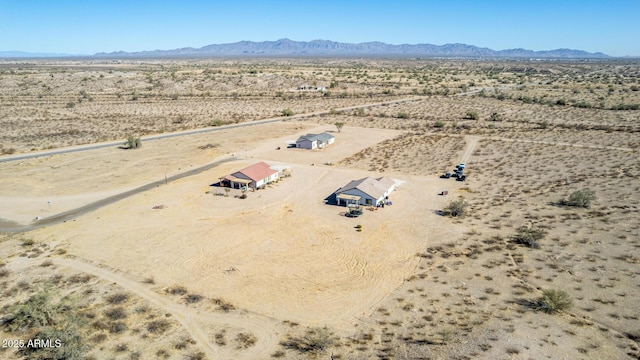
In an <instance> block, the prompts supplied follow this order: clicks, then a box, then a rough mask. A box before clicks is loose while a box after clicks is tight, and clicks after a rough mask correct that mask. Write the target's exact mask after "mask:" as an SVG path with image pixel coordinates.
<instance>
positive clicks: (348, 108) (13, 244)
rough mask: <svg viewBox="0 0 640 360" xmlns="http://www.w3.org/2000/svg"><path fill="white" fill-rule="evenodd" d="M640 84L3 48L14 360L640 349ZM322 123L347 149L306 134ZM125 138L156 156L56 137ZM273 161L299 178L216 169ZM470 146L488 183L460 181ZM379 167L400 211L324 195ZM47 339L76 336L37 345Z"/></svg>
mask: <svg viewBox="0 0 640 360" xmlns="http://www.w3.org/2000/svg"><path fill="white" fill-rule="evenodd" d="M639 75H640V64H638V63H637V62H631V61H628V62H623V61H598V62H577V61H576V62H572V61H566V62H561V61H553V62H545V61H531V62H527V61H500V62H491V61H462V60H460V61H458V60H418V59H416V60H376V59H364V60H362V59H264V60H240V59H235V60H216V61H214V60H173V61H168V60H167V61H164V60H163V61H161V60H157V61H154V60H144V61H123V62H120V61H118V62H114V61H91V62H89V61H83V60H78V61H64V62H63V61H60V62H54V61H48V62H45V61H31V62H3V63H0V84H2V86H0V103H1V104H2V106H1V107H0V124H1V125H2V127H3V129H6V131H5V130H3V131H2V133H1V134H0V144H2V148H1V150H2V153H3V155H0V229H1V230H2V232H0V284H2V286H0V293H1V294H2V296H1V297H0V339H1V340H2V341H3V346H2V348H0V357H2V358H7V359H22V358H28V359H40V358H52V357H53V358H73V359H76V358H78V359H81V358H83V359H151V358H161V359H275V358H281V359H307V358H311V359H637V358H638V357H639V356H640V345H639V344H638V342H639V340H640V319H639V318H638V317H639V316H640V315H639V312H638V309H640V301H639V300H638V299H639V298H640V255H639V254H640V230H638V224H639V223H640V215H639V211H640V152H639V150H640V137H639V136H640V135H639V134H640V109H639V108H638V106H639V105H640V91H638V87H639V86H640V76H639ZM301 86H306V87H310V86H311V87H324V88H325V89H323V90H320V91H318V90H315V89H314V90H298V87H301ZM404 100H407V101H404ZM272 118H273V119H274V121H273V122H268V123H260V124H252V122H253V121H255V120H261V119H272ZM243 124H246V125H249V126H236V125H243ZM200 128H202V129H206V130H207V131H206V132H202V133H192V134H185V135H182V136H175V137H169V138H163V139H153V138H152V137H151V136H152V135H155V134H171V133H173V132H178V131H184V130H191V129H200ZM320 132H328V133H330V134H331V135H333V136H334V137H335V143H333V144H331V145H329V146H327V147H326V148H324V149H316V150H305V149H298V148H291V147H289V145H290V144H292V143H295V140H296V139H297V138H298V137H300V136H302V135H305V134H307V133H320ZM128 135H132V136H134V137H141V140H142V147H140V148H138V149H123V148H122V146H119V144H120V143H119V142H118V143H113V144H111V143H107V144H106V145H107V146H105V147H102V148H96V149H87V150H85V151H76V152H69V153H58V154H53V155H47V154H46V153H45V152H44V151H46V150H48V149H66V148H68V147H72V146H73V147H74V148H73V149H76V150H77V147H78V146H82V145H87V144H97V143H101V142H108V141H114V140H116V141H122V142H124V139H125V138H126V137H127V136H128ZM176 135H179V134H176ZM29 154H31V155H38V156H37V157H33V158H19V159H17V157H18V156H21V155H29ZM13 159H16V160H13ZM258 161H265V162H267V163H268V164H269V165H271V166H273V167H276V168H278V169H286V172H285V173H286V174H287V175H289V176H286V177H283V178H281V179H280V180H279V181H277V182H275V183H272V184H270V185H268V186H266V188H265V189H260V190H256V191H249V192H247V193H244V192H242V191H241V190H238V189H228V188H222V187H220V186H217V183H218V181H219V178H221V177H223V176H225V175H227V174H231V173H233V172H234V171H237V170H239V169H242V168H244V167H246V166H249V165H251V164H254V163H256V162H258ZM461 162H464V163H466V167H465V171H464V173H465V174H466V175H467V178H466V181H455V180H454V179H453V178H449V179H443V178H440V175H442V174H443V173H444V172H447V171H452V170H453V168H454V167H455V166H456V165H457V164H458V163H461ZM367 176H373V177H381V176H385V177H389V178H391V179H393V180H394V182H395V187H396V188H395V190H394V191H393V192H392V193H391V195H390V196H389V199H390V200H392V203H393V205H387V206H385V207H384V208H378V209H377V210H374V209H373V208H372V209H371V210H369V209H365V210H364V211H363V214H362V215H361V216H360V217H358V218H349V217H346V216H344V215H345V211H347V208H346V207H343V206H336V205H333V204H331V203H330V202H329V203H328V202H327V199H330V198H331V195H332V194H333V193H334V192H335V191H336V190H338V189H339V188H340V187H342V186H344V185H345V184H347V183H349V182H350V181H351V180H354V179H360V178H364V177H367ZM445 191H446V192H447V194H446V195H441V194H442V193H443V192H445ZM572 195H573V197H572ZM578 195H583V196H582V197H581V198H580V199H581V200H585V201H582V202H577V201H575V199H576V197H577V196H578ZM245 197H246V198H245ZM453 204H457V205H458V206H459V207H458V209H461V213H460V214H459V215H458V216H451V215H450V214H449V210H451V209H452V205H453ZM65 214H66V215H65ZM63 215H64V216H63ZM30 339H53V340H52V341H54V345H55V344H56V343H55V341H56V340H59V346H41V347H40V348H38V347H37V346H35V347H34V346H31V347H22V348H20V346H17V345H16V344H18V345H19V343H20V341H24V342H28V341H29V340H30Z"/></svg>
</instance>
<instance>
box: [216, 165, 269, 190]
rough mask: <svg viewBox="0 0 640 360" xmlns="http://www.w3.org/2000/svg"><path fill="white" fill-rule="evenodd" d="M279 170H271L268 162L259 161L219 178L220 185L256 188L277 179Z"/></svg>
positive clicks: (236, 187) (235, 187)
mask: <svg viewBox="0 0 640 360" xmlns="http://www.w3.org/2000/svg"><path fill="white" fill-rule="evenodd" d="M279 176H280V172H279V171H278V170H273V169H272V168H271V167H270V166H269V164H267V163H265V162H264V161H261V162H259V163H256V164H253V165H251V166H249V167H246V168H244V169H242V170H239V171H236V172H234V173H233V174H230V175H226V176H223V177H221V178H220V186H226V187H230V188H234V189H242V188H243V187H245V186H246V187H250V188H253V189H258V188H260V187H263V186H265V185H266V184H268V183H270V182H272V181H276V180H278V177H279Z"/></svg>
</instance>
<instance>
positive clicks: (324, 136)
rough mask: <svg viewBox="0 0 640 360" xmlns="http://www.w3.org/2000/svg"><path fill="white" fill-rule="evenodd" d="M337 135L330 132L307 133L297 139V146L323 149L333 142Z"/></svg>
mask: <svg viewBox="0 0 640 360" xmlns="http://www.w3.org/2000/svg"><path fill="white" fill-rule="evenodd" d="M334 141H335V137H334V136H333V135H331V134H329V133H326V132H324V133H321V134H307V135H303V136H300V137H299V138H298V140H296V147H297V148H302V149H311V150H313V149H322V148H325V147H326V146H328V145H331V144H333V142H334Z"/></svg>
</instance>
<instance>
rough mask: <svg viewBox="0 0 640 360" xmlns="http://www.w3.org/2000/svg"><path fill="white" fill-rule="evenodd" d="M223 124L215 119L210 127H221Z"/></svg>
mask: <svg viewBox="0 0 640 360" xmlns="http://www.w3.org/2000/svg"><path fill="white" fill-rule="evenodd" d="M224 124H225V122H224V121H222V120H220V119H215V120H213V121H212V122H211V126H222V125H224Z"/></svg>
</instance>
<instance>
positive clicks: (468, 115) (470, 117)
mask: <svg viewBox="0 0 640 360" xmlns="http://www.w3.org/2000/svg"><path fill="white" fill-rule="evenodd" d="M464 118H465V119H468V120H478V119H479V118H480V116H479V115H478V113H477V112H475V111H467V113H466V114H465V115H464Z"/></svg>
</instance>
